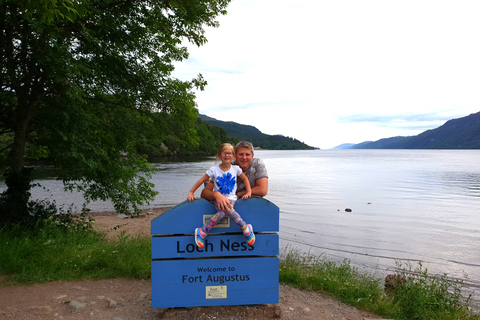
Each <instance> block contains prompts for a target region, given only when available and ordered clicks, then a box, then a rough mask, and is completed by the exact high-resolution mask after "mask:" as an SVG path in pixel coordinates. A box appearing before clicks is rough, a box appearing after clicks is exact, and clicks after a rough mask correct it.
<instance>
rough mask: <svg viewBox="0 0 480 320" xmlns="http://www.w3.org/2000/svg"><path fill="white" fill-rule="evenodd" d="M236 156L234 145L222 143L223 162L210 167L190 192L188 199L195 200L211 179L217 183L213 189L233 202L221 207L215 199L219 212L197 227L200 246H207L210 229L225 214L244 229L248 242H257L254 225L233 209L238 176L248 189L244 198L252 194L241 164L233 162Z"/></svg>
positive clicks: (250, 243)
mask: <svg viewBox="0 0 480 320" xmlns="http://www.w3.org/2000/svg"><path fill="white" fill-rule="evenodd" d="M234 158H235V151H234V149H233V146H232V145H231V144H230V143H224V144H222V145H221V146H220V148H219V149H218V152H217V159H219V160H221V161H222V163H220V164H219V165H218V166H213V167H211V168H210V169H208V171H207V173H206V174H205V175H204V176H203V177H202V178H200V180H198V181H197V182H196V183H195V185H194V186H193V187H192V189H190V192H189V193H188V197H187V199H188V201H193V200H195V199H196V198H195V195H194V193H195V191H196V190H197V189H198V187H200V186H201V185H202V184H203V183H204V182H208V181H209V180H210V179H211V180H212V181H213V183H214V185H215V187H214V189H213V191H219V192H220V193H222V194H223V195H225V197H226V198H227V199H228V200H230V202H231V205H230V207H229V208H223V207H220V208H219V207H218V205H217V203H216V202H215V201H214V202H213V204H214V206H215V209H216V210H217V213H216V214H215V215H214V216H213V217H212V218H211V219H210V220H209V221H207V222H206V223H205V225H204V226H203V227H202V228H196V229H195V243H196V245H197V246H198V247H199V248H203V247H204V246H205V239H206V238H207V234H208V233H209V232H210V230H212V228H213V227H214V226H215V224H216V223H217V221H220V220H222V219H223V218H224V217H225V214H226V215H227V216H229V217H231V218H232V219H233V221H235V223H236V224H237V225H238V226H239V227H240V229H242V232H243V235H244V236H245V237H247V243H248V244H249V245H253V244H254V243H255V234H254V233H253V228H252V225H251V224H246V223H245V221H243V220H242V217H240V215H239V214H238V213H237V212H236V211H235V210H234V209H233V206H234V204H235V202H236V201H237V195H236V191H237V176H238V177H240V178H241V179H242V180H243V182H244V183H245V187H246V191H247V193H246V194H245V195H244V196H243V197H242V198H243V199H248V198H250V196H251V195H252V190H251V188H250V182H249V181H248V178H247V176H246V175H245V174H244V173H243V171H242V169H241V168H240V167H239V166H236V165H233V164H232V160H233V159H234Z"/></svg>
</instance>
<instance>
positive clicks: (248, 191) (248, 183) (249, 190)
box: [240, 172, 252, 199]
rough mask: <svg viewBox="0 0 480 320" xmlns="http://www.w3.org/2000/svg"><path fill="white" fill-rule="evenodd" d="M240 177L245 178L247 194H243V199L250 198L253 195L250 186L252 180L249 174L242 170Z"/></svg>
mask: <svg viewBox="0 0 480 320" xmlns="http://www.w3.org/2000/svg"><path fill="white" fill-rule="evenodd" d="M240 178H241V179H242V180H243V183H245V190H246V192H245V194H244V195H243V197H242V199H248V198H250V197H251V196H252V188H251V187H250V181H248V178H247V176H246V175H245V173H243V172H242V174H241V175H240Z"/></svg>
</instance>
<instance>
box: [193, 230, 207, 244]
mask: <svg viewBox="0 0 480 320" xmlns="http://www.w3.org/2000/svg"><path fill="white" fill-rule="evenodd" d="M206 237H207V234H206V233H205V232H203V230H202V228H196V229H195V244H196V245H197V247H199V248H203V247H205V238H206Z"/></svg>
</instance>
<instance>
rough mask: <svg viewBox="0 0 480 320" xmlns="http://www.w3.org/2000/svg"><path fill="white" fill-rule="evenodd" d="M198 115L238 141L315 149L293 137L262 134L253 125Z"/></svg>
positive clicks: (272, 146) (274, 147)
mask: <svg viewBox="0 0 480 320" xmlns="http://www.w3.org/2000/svg"><path fill="white" fill-rule="evenodd" d="M198 117H199V118H200V119H201V120H203V121H205V122H207V123H208V124H210V125H213V126H217V127H221V128H223V129H224V130H225V132H226V133H227V136H228V137H231V138H237V139H238V140H240V141H242V140H246V141H250V142H251V143H252V144H253V145H254V146H255V147H260V148H263V149H271V150H312V149H315V148H313V147H311V146H309V145H306V144H305V143H303V142H300V141H298V140H296V139H294V138H289V137H284V136H282V135H268V134H264V133H262V132H261V131H260V130H258V129H257V128H255V127H254V126H250V125H244V124H240V123H237V122H232V121H228V122H226V121H220V120H217V119H214V118H211V117H208V116H206V115H203V114H200V115H198Z"/></svg>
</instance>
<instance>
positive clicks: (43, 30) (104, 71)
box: [0, 0, 230, 218]
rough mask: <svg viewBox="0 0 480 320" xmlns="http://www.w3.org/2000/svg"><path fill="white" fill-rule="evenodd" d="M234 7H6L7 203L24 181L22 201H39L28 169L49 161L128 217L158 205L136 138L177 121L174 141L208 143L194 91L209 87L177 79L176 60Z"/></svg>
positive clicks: (1, 135)
mask: <svg viewBox="0 0 480 320" xmlns="http://www.w3.org/2000/svg"><path fill="white" fill-rule="evenodd" d="M229 2H230V0H158V1H154V0H150V1H148V0H128V1H127V0H86V1H75V0H45V1H27V0H20V1H19V0H4V1H2V2H1V11H0V24H1V25H2V33H1V34H0V47H1V51H0V52H1V53H0V54H1V57H0V70H1V80H0V83H1V90H0V113H1V119H0V161H1V163H2V167H4V170H5V176H6V183H7V187H8V189H7V191H6V192H5V193H4V194H3V195H2V197H3V198H2V199H3V201H4V202H5V201H7V202H8V201H11V198H12V197H11V195H12V192H13V191H12V190H13V189H12V187H13V185H12V180H14V181H15V180H18V179H19V177H21V179H20V180H21V181H24V182H23V183H22V184H20V186H17V187H16V189H15V193H18V192H20V191H21V193H22V194H23V195H28V194H29V193H28V192H29V190H30V188H31V183H30V182H31V179H30V178H29V172H30V171H31V170H29V169H27V168H26V165H25V160H26V159H28V158H40V157H46V158H48V159H50V160H51V161H52V163H53V164H54V165H56V166H57V167H58V168H59V170H60V178H61V179H62V180H63V181H64V183H65V186H66V188H70V189H73V188H76V189H79V190H82V191H83V192H84V193H85V197H86V199H87V200H95V199H103V200H106V199H111V200H112V201H113V203H114V205H115V207H116V209H117V210H118V211H126V210H127V209H128V208H129V206H133V208H134V209H136V208H137V206H138V205H140V204H142V203H144V202H145V201H148V200H151V199H153V197H154V196H155V191H154V188H153V185H152V184H151V183H149V182H148V177H149V173H151V170H152V169H151V167H150V166H149V165H148V163H147V161H146V158H145V157H143V156H141V155H138V154H137V152H136V148H135V146H136V144H137V143H138V139H139V138H138V135H136V133H137V132H138V130H140V129H141V128H144V127H145V126H154V125H155V124H156V123H157V124H161V122H159V119H161V117H159V116H158V114H159V113H160V114H162V113H163V114H167V115H168V119H169V121H173V122H174V123H175V125H169V128H168V130H170V131H169V132H166V133H165V134H166V135H175V136H176V138H177V139H178V141H179V142H180V143H183V144H187V143H197V141H196V138H195V132H194V130H193V129H192V126H191V124H192V123H195V122H196V116H197V113H198V111H197V109H196V105H195V101H194V99H195V95H194V93H193V89H194V88H197V89H200V90H202V89H203V88H204V86H205V85H206V82H205V81H204V79H203V78H202V77H201V75H199V76H198V77H197V78H196V79H192V80H191V81H180V80H177V79H174V78H172V77H171V73H172V71H173V70H174V66H173V62H174V61H182V60H183V59H185V58H187V57H188V52H187V50H186V48H185V47H184V46H182V44H181V43H182V40H185V39H186V40H188V41H190V42H192V43H194V44H196V45H198V46H200V45H202V44H204V43H205V42H206V38H205V36H204V29H203V28H204V27H205V26H213V27H217V26H218V22H216V21H215V18H216V17H217V16H218V15H220V14H226V11H225V8H226V7H227V5H228V3H229ZM132 113H133V114H136V116H132ZM156 129H158V130H162V127H158V128H156ZM142 172H143V173H142ZM9 177H10V178H9ZM11 177H16V178H15V179H12V178H11ZM9 190H10V191H9ZM8 195H10V196H8ZM13 198H15V199H16V200H15V201H17V205H16V206H15V207H16V208H17V209H18V208H21V209H18V210H17V209H15V210H16V212H14V215H21V214H27V215H28V210H25V208H26V207H27V203H26V200H25V199H28V197H25V196H24V197H13ZM9 199H10V200H9ZM18 199H21V200H18ZM18 201H19V202H20V204H19V203H18ZM3 211H4V212H5V210H3ZM0 218H1V216H0Z"/></svg>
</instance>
